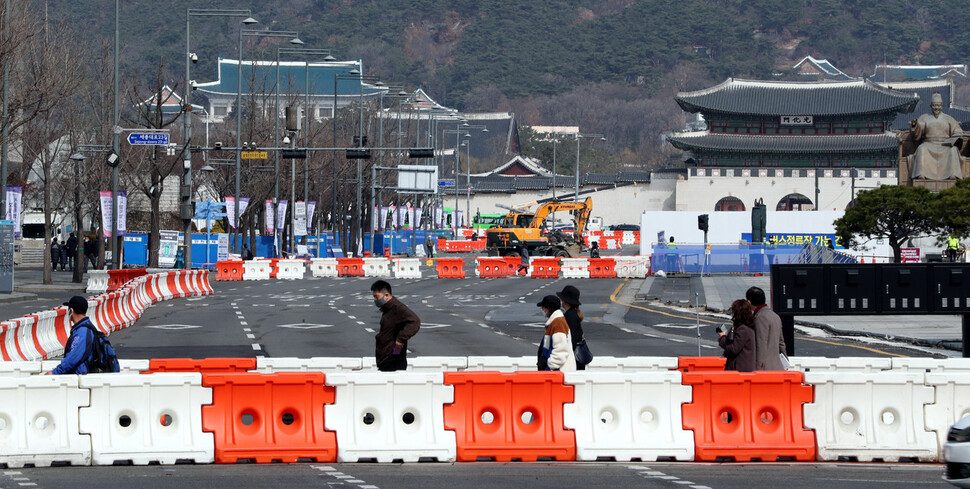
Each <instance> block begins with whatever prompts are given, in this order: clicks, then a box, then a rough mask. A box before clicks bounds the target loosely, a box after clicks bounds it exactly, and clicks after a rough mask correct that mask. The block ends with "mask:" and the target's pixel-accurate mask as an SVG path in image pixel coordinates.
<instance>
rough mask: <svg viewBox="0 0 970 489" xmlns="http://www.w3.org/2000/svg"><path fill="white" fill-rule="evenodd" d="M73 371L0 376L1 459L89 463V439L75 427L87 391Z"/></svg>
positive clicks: (42, 463) (41, 463)
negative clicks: (69, 372)
mask: <svg viewBox="0 0 970 489" xmlns="http://www.w3.org/2000/svg"><path fill="white" fill-rule="evenodd" d="M79 378H80V377H79V376H77V375H34V376H30V377H0V399H3V402H0V464H7V467H9V468H17V467H23V466H24V465H25V464H33V465H35V466H38V467H40V466H49V465H51V464H53V463H55V462H58V463H61V462H68V463H70V464H71V465H89V464H90V463H91V439H90V438H89V437H88V436H87V435H82V434H81V433H80V432H79V431H78V410H79V409H80V408H81V407H82V406H87V405H88V402H89V397H88V391H86V390H83V389H80V388H78V379H79Z"/></svg>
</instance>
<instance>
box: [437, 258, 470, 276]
mask: <svg viewBox="0 0 970 489" xmlns="http://www.w3.org/2000/svg"><path fill="white" fill-rule="evenodd" d="M435 269H436V270H437V271H438V278H465V260H463V259H461V258H438V260H437V263H436V265H435Z"/></svg>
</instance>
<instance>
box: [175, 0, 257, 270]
mask: <svg viewBox="0 0 970 489" xmlns="http://www.w3.org/2000/svg"><path fill="white" fill-rule="evenodd" d="M250 15H252V12H250V10H249V9H196V8H187V9H185V98H184V100H183V101H182V110H183V111H184V115H183V117H185V120H184V121H183V124H184V126H185V150H184V153H183V155H184V157H183V162H182V166H183V169H184V173H183V180H182V185H183V187H184V188H185V189H186V191H187V192H188V194H189V203H190V204H191V202H192V149H191V148H192V146H191V141H192V86H193V85H194V82H193V81H192V75H191V72H192V63H194V62H196V61H198V59H199V58H198V56H196V55H194V54H193V53H192V51H191V47H190V46H191V37H190V33H191V31H190V30H189V21H190V20H192V17H246V20H243V21H242V24H243V25H250V24H254V23H256V21H255V20H254V19H253V18H252V17H250ZM188 212H194V210H193V209H189V210H188ZM183 215H184V212H183ZM182 224H183V227H184V233H185V236H184V237H183V239H184V241H183V246H184V251H183V255H182V257H183V258H182V259H183V262H184V264H185V265H184V267H185V268H192V218H191V216H189V218H188V219H183V221H182ZM206 246H208V244H207V245H206Z"/></svg>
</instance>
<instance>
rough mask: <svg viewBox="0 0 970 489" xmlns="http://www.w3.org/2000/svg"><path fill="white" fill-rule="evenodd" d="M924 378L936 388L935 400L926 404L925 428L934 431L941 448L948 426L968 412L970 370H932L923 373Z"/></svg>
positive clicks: (969, 403)
mask: <svg viewBox="0 0 970 489" xmlns="http://www.w3.org/2000/svg"><path fill="white" fill-rule="evenodd" d="M959 360H966V359H965V358H961V359H959ZM925 379H926V380H925V383H926V385H930V386H933V388H934V389H935V390H936V402H934V403H933V404H931V405H929V406H926V430H927V431H933V432H935V433H936V442H937V445H938V446H939V447H940V449H942V448H943V443H944V442H946V435H947V432H948V431H949V430H950V426H952V425H953V424H954V423H956V422H957V421H958V420H959V419H960V418H962V417H964V416H966V415H967V414H970V372H956V371H949V372H933V373H927V374H925Z"/></svg>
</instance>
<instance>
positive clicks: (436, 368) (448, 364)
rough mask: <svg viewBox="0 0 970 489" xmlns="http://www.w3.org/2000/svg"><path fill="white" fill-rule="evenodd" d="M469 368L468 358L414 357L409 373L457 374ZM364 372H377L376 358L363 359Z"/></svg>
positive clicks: (409, 362) (409, 360)
mask: <svg viewBox="0 0 970 489" xmlns="http://www.w3.org/2000/svg"><path fill="white" fill-rule="evenodd" d="M467 366H468V359H467V358H466V357H414V358H408V372H457V371H459V370H465V367H467ZM361 368H362V369H363V370H377V360H376V359H375V358H374V357H364V358H362V359H361Z"/></svg>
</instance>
